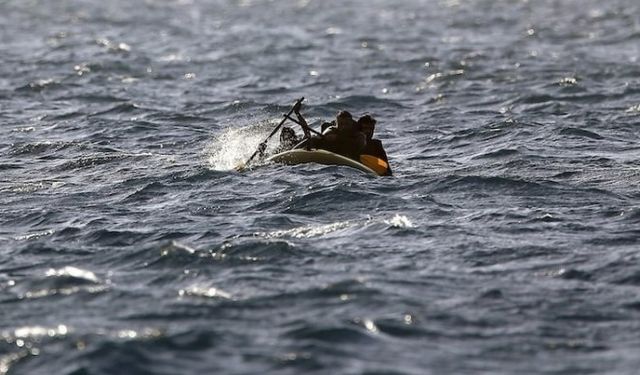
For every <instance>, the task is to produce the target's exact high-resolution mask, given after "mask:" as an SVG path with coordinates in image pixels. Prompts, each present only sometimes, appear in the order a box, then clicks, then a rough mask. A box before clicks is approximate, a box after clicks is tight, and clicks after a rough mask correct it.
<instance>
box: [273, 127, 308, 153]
mask: <svg viewBox="0 0 640 375" xmlns="http://www.w3.org/2000/svg"><path fill="white" fill-rule="evenodd" d="M301 140H302V139H300V138H298V136H297V135H296V132H295V131H294V130H293V129H291V128H289V127H286V126H285V127H283V128H282V130H281V131H280V144H279V145H278V147H276V149H275V150H274V152H273V153H274V154H279V153H281V152H285V151H289V150H291V149H293V148H294V147H295V146H296V145H297V144H298V143H300V141H301Z"/></svg>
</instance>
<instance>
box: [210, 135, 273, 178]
mask: <svg viewBox="0 0 640 375" xmlns="http://www.w3.org/2000/svg"><path fill="white" fill-rule="evenodd" d="M276 136H277V135H275V136H274V138H275V137H276ZM265 137H266V133H265V132H264V131H261V130H259V129H257V128H256V127H243V128H228V129H225V130H224V131H223V132H222V133H221V134H219V135H218V136H217V137H216V138H215V139H214V140H213V141H212V142H211V143H210V144H209V145H208V146H207V148H206V150H205V155H206V156H207V162H208V165H209V167H210V168H211V169H213V170H219V171H225V170H230V169H233V168H235V167H236V166H238V165H241V164H242V163H244V162H246V161H247V159H248V158H249V157H250V156H251V154H253V152H255V150H257V148H258V145H259V144H260V142H262V141H263V140H264V138H265Z"/></svg>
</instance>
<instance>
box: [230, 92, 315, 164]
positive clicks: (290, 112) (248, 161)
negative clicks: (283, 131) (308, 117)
mask: <svg viewBox="0 0 640 375" xmlns="http://www.w3.org/2000/svg"><path fill="white" fill-rule="evenodd" d="M303 101H304V97H302V98H300V99H298V100H296V103H295V104H294V105H293V107H291V109H290V110H289V112H288V113H287V114H285V115H284V118H283V119H282V121H280V123H279V124H278V126H276V127H275V129H273V131H272V132H271V134H269V136H268V137H267V138H266V139H265V140H264V141H263V142H261V143H260V145H259V146H258V149H257V150H256V151H255V152H254V153H253V155H251V157H250V158H249V160H247V162H246V163H244V164H240V165H238V166H237V167H236V168H235V170H236V171H241V170H243V169H244V168H245V167H246V166H247V165H248V164H249V163H250V162H251V161H252V160H253V158H255V157H256V155H258V153H259V152H260V149H262V148H264V146H263V145H266V144H267V142H268V141H269V139H270V138H271V137H273V135H274V134H276V132H278V129H280V127H281V126H282V124H284V123H285V121H287V120H288V119H291V114H292V113H293V110H294V108H296V106H297V105H299V104H300V103H302V102H303Z"/></svg>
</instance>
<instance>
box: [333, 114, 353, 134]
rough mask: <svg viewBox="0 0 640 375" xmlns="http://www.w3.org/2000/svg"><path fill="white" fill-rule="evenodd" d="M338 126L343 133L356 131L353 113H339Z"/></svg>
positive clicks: (337, 116)
mask: <svg viewBox="0 0 640 375" xmlns="http://www.w3.org/2000/svg"><path fill="white" fill-rule="evenodd" d="M336 125H337V126H338V130H341V131H353V130H354V129H355V121H353V117H352V116H351V113H349V112H347V111H340V112H338V114H337V115H336Z"/></svg>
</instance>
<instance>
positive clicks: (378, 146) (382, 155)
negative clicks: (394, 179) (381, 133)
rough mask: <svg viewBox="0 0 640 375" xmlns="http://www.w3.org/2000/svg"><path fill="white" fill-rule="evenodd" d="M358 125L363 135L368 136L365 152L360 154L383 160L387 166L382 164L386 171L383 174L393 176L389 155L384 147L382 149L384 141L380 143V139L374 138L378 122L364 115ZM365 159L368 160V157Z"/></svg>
mask: <svg viewBox="0 0 640 375" xmlns="http://www.w3.org/2000/svg"><path fill="white" fill-rule="evenodd" d="M358 125H359V127H360V129H361V131H362V133H364V135H365V136H366V145H365V147H364V148H363V150H362V151H361V152H360V154H361V155H363V156H366V155H371V156H374V157H376V158H378V159H382V160H383V161H384V164H386V166H385V165H384V164H382V163H381V164H382V165H383V167H382V168H383V169H384V171H383V172H382V173H381V174H382V175H383V176H391V174H392V172H391V166H390V165H389V159H388V158H387V153H386V152H385V150H384V147H382V141H380V140H379V139H375V138H373V132H374V131H375V128H376V120H375V119H374V118H373V117H371V116H369V115H364V116H362V117H360V118H359V119H358ZM364 159H366V157H365V158H364ZM360 160H361V161H362V160H363V158H362V157H361V158H360ZM364 164H367V163H364ZM385 167H386V168H385Z"/></svg>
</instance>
